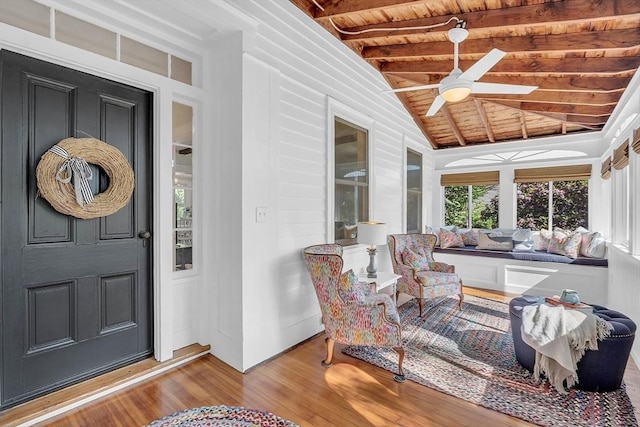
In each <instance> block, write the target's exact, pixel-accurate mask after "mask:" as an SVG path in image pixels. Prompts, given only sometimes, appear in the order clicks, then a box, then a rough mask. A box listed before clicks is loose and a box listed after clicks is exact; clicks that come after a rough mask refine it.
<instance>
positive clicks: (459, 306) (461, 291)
mask: <svg viewBox="0 0 640 427" xmlns="http://www.w3.org/2000/svg"><path fill="white" fill-rule="evenodd" d="M463 302H464V291H463V287H462V280H460V302H459V303H458V308H460V310H462V303H463Z"/></svg>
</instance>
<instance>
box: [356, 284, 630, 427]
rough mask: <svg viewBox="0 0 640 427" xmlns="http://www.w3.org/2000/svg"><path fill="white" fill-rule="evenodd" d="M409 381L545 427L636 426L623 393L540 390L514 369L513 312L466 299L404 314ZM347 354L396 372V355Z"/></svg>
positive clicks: (367, 350) (375, 351)
mask: <svg viewBox="0 0 640 427" xmlns="http://www.w3.org/2000/svg"><path fill="white" fill-rule="evenodd" d="M398 311H399V313H400V323H401V324H402V337H403V343H402V344H403V347H404V349H405V359H404V365H403V368H404V373H405V375H406V377H407V379H409V380H412V381H414V382H417V383H419V384H422V385H424V386H427V387H430V388H433V389H435V390H438V391H441V392H443V393H446V394H449V395H451V396H455V397H458V398H460V399H464V400H466V401H468V402H471V403H474V404H477V405H480V406H484V407H486V408H489V409H492V410H495V411H499V412H502V413H504V414H508V415H511V416H513V417H517V418H520V419H523V420H525V421H528V422H530V423H533V424H538V425H542V426H585V427H586V426H589V427H591V426H625V427H632V426H636V427H637V426H638V421H637V419H636V417H635V414H634V409H633V405H632V404H631V401H630V400H629V396H628V395H627V393H626V391H625V386H624V384H623V385H622V387H621V388H620V389H619V390H616V391H613V392H608V393H596V392H587V391H580V390H576V389H571V390H570V391H569V393H568V394H565V395H562V394H560V393H558V392H557V391H556V390H555V389H553V388H552V387H550V386H549V383H548V382H547V381H545V382H542V383H538V382H536V381H534V380H533V376H532V375H531V374H530V373H529V372H528V371H527V370H526V369H524V368H523V367H522V366H520V364H519V363H518V362H517V361H516V358H515V353H514V349H513V338H512V336H511V330H510V320H509V306H508V305H507V304H505V303H502V302H498V301H493V300H490V299H485V298H478V297H473V296H468V295H465V298H464V306H463V311H460V310H458V298H457V297H448V298H441V299H436V300H432V301H429V302H425V309H424V315H423V317H422V318H420V317H418V304H417V302H416V300H415V299H414V300H411V301H409V302H407V303H406V304H404V305H402V306H400V307H399V308H398ZM343 353H345V354H348V355H350V356H353V357H356V358H358V359H362V360H364V361H366V362H369V363H371V364H373V365H376V366H379V367H381V368H384V369H386V370H388V371H391V372H396V369H397V361H398V356H397V353H396V352H395V351H393V350H392V349H386V348H373V347H356V346H349V347H346V348H345V349H344V350H343Z"/></svg>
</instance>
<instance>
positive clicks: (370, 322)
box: [338, 294, 402, 346]
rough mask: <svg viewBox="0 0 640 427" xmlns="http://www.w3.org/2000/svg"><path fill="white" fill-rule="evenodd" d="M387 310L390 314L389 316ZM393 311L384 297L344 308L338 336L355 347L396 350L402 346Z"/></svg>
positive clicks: (347, 305)
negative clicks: (376, 346)
mask: <svg viewBox="0 0 640 427" xmlns="http://www.w3.org/2000/svg"><path fill="white" fill-rule="evenodd" d="M388 310H392V311H391V312H390V313H389V314H388V313H387V311H388ZM397 313H398V312H397V309H396V307H395V305H394V304H393V301H392V300H391V298H390V297H389V295H386V294H374V295H372V296H371V297H370V298H367V299H366V300H365V301H360V302H351V303H349V304H346V305H345V306H344V311H343V315H342V316H340V322H339V325H338V329H339V330H340V331H338V334H339V335H342V336H343V337H345V338H346V341H348V343H350V344H355V345H385V346H386V345H389V346H398V345H400V344H401V342H402V337H401V330H402V328H401V326H400V323H399V316H398V318H397V319H393V317H395V316H397Z"/></svg>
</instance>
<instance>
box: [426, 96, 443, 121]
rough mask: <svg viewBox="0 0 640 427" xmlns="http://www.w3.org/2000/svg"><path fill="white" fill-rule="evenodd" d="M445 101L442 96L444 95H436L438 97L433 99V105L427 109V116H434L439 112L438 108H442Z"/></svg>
mask: <svg viewBox="0 0 640 427" xmlns="http://www.w3.org/2000/svg"><path fill="white" fill-rule="evenodd" d="M444 103H445V100H444V98H443V97H442V95H438V96H436V99H434V100H433V104H431V107H429V111H427V114H426V116H427V117H431V116H434V115H435V114H436V113H437V112H438V110H440V108H442V106H443V105H444Z"/></svg>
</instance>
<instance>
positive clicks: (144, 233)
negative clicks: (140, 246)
mask: <svg viewBox="0 0 640 427" xmlns="http://www.w3.org/2000/svg"><path fill="white" fill-rule="evenodd" d="M138 237H139V238H141V239H148V238H149V237H151V233H149V232H148V231H147V230H142V231H141V232H139V233H138Z"/></svg>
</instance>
